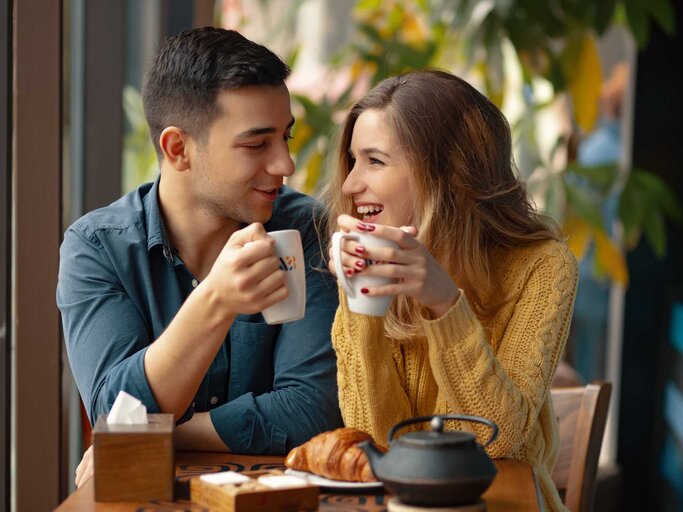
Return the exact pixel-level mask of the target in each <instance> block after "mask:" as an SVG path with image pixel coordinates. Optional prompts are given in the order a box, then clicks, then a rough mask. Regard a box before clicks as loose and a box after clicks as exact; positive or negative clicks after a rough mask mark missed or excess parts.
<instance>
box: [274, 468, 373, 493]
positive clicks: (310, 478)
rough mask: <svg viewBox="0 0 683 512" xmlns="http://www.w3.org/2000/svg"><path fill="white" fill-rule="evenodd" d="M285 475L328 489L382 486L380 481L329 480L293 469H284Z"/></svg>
mask: <svg viewBox="0 0 683 512" xmlns="http://www.w3.org/2000/svg"><path fill="white" fill-rule="evenodd" d="M285 475H292V476H297V477H299V478H303V479H304V480H306V481H307V482H308V483H310V484H313V485H318V486H320V487H326V488H328V489H359V490H360V489H379V488H380V487H382V482H346V481H344V480H331V479H329V478H325V477H324V476H318V475H314V474H313V473H308V472H306V471H296V470H294V469H286V470H285Z"/></svg>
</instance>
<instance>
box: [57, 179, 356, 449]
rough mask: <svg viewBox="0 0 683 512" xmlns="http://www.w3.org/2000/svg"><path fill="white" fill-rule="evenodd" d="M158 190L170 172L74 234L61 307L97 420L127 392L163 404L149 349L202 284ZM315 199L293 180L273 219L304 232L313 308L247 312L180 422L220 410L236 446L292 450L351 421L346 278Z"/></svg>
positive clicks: (152, 408) (65, 250)
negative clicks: (179, 248) (320, 233)
mask: <svg viewBox="0 0 683 512" xmlns="http://www.w3.org/2000/svg"><path fill="white" fill-rule="evenodd" d="M158 188H159V179H157V180H156V181H155V182H154V183H148V184H145V185H142V186H141V187H139V188H138V189H136V190H134V191H133V192H131V193H129V194H127V195H125V196H124V197H122V198H121V199H119V200H118V201H116V202H114V203H112V204H111V205H109V206H107V207H106V208H101V209H99V210H96V211H93V212H91V213H89V214H87V215H85V216H84V217H82V218H81V219H79V220H78V221H76V222H75V223H74V224H73V225H72V226H71V227H70V228H69V229H68V230H67V232H66V234H65V235H64V242H63V244H62V247H61V251H60V267H59V283H58V285H57V305H58V306H59V309H60V310H61V312H62V321H63V326H64V337H65V340H66V348H67V353H68V356H69V362H70V364H71V369H72V371H73V374H74V377H75V379H76V384H77V385H78V389H79V391H80V393H81V397H82V398H83V401H84V403H85V406H86V410H87V412H88V416H89V417H90V421H91V423H94V421H95V420H96V419H97V417H98V416H99V415H100V414H102V413H105V412H108V411H109V410H110V409H111V407H112V405H113V403H114V400H115V399H116V396H117V395H118V393H119V391H121V390H125V391H126V392H128V393H130V394H131V395H133V396H135V397H137V398H138V399H140V400H141V401H142V402H143V403H144V404H145V405H146V406H147V411H148V412H149V413H156V412H160V411H159V406H158V404H157V402H156V400H155V398H154V395H153V394H152V391H151V389H150V387H149V383H148V382H147V378H146V376H145V370H144V365H143V359H144V356H145V351H146V350H147V347H149V345H150V344H151V343H152V342H153V341H154V340H156V339H157V338H158V337H159V336H160V335H161V333H162V332H163V331H164V329H165V328H166V327H167V326H168V324H169V323H170V322H171V320H172V319H173V317H174V316H175V314H176V313H177V312H178V310H179V309H180V307H181V306H182V304H183V302H184V301H185V299H186V298H187V297H188V295H189V294H190V293H191V292H192V290H193V288H194V286H196V285H197V281H196V280H195V278H194V277H193V276H192V274H191V273H190V271H189V270H188V269H187V268H186V267H185V265H184V264H183V262H182V261H181V260H180V258H179V257H178V255H177V253H176V251H175V250H174V249H173V247H172V246H171V244H170V241H169V239H168V237H167V236H166V232H165V229H164V223H163V219H162V217H161V215H160V210H159V203H158ZM313 208H314V202H313V200H312V199H311V198H309V197H307V196H305V195H303V194H299V193H297V192H295V191H293V190H291V189H288V188H287V187H282V189H281V190H280V195H279V197H278V199H277V200H276V202H275V205H274V208H273V216H272V218H271V220H270V221H269V222H268V223H266V224H265V228H266V230H267V231H276V230H279V229H292V228H293V229H298V230H299V231H300V232H301V238H302V242H303V247H304V258H305V259H306V294H307V298H306V316H305V318H303V319H302V320H299V321H296V322H291V323H287V324H283V325H268V324H266V323H265V322H264V320H263V317H262V315H261V314H256V315H240V316H238V317H237V319H236V320H235V322H234V323H233V325H232V327H231V328H230V331H229V332H228V333H227V334H226V337H225V342H224V343H223V345H222V347H221V349H220V350H219V351H218V354H217V355H216V357H215V359H214V361H213V363H212V364H211V367H210V368H209V370H208V372H207V374H206V375H205V377H204V380H203V381H202V383H201V385H200V387H199V390H198V391H197V394H196V396H195V399H194V403H193V404H192V405H191V406H190V408H189V409H188V411H187V413H186V414H185V415H184V417H183V418H182V419H181V420H180V421H181V422H182V421H184V420H187V419H189V418H190V417H191V415H192V414H193V412H194V411H198V412H202V411H211V420H212V422H213V424H214V426H215V428H216V430H217V432H218V434H219V435H220V437H221V438H222V439H223V441H224V442H225V443H226V444H227V445H228V447H229V448H230V450H232V451H233V452H239V453H285V452H286V451H287V450H289V449H290V448H292V447H293V446H296V445H298V444H301V443H302V442H304V441H306V440H308V439H309V438H311V437H312V436H314V435H316V434H318V433H319V432H322V431H325V430H329V429H332V428H336V427H338V426H341V424H342V420H341V415H340V412H339V407H338V401H337V383H336V358H335V355H334V351H333V349H332V345H331V341H330V331H331V326H332V321H333V318H334V314H335V310H336V308H337V305H338V298H337V288H336V284H335V283H334V281H333V280H332V278H331V277H330V275H329V274H328V273H326V272H323V271H321V268H323V265H322V263H321V251H320V247H319V244H318V237H317V234H316V231H315V228H314V226H313V222H312V217H313ZM196 342H197V343H201V342H202V340H196Z"/></svg>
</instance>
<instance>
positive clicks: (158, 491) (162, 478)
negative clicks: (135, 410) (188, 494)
mask: <svg viewBox="0 0 683 512" xmlns="http://www.w3.org/2000/svg"><path fill="white" fill-rule="evenodd" d="M147 420H148V423H147V424H145V425H107V415H106V414H103V415H101V416H100V417H99V418H98V419H97V423H96V424H95V428H93V431H92V434H93V445H94V457H95V458H94V462H95V501H151V500H165V501H172V500H173V482H174V480H175V466H174V461H173V454H174V452H173V428H174V422H173V415H172V414H148V415H147Z"/></svg>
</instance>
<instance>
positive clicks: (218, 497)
mask: <svg viewBox="0 0 683 512" xmlns="http://www.w3.org/2000/svg"><path fill="white" fill-rule="evenodd" d="M243 474H244V475H246V476H249V477H250V478H251V479H252V480H251V481H249V482H248V483H245V484H223V485H217V484H211V483H207V482H205V481H203V480H201V478H200V477H194V478H192V479H191V480H190V499H191V500H192V502H193V503H195V504H197V505H199V506H201V507H205V508H207V509H208V510H209V511H210V512H257V511H258V512H286V511H294V510H318V494H319V488H318V486H317V485H312V484H308V483H306V482H302V486H301V487H295V488H286V489H272V488H270V487H266V486H265V485H263V484H261V483H259V482H258V481H257V478H258V477H259V476H261V475H282V474H283V473H282V471H280V470H277V469H273V470H267V471H245V472H244V473H243Z"/></svg>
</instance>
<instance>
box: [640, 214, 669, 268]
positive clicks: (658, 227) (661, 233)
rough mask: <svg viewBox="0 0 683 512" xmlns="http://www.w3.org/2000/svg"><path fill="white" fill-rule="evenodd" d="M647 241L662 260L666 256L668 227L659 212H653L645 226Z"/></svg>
mask: <svg viewBox="0 0 683 512" xmlns="http://www.w3.org/2000/svg"><path fill="white" fill-rule="evenodd" d="M643 232H644V234H645V239H646V240H647V242H648V244H649V245H650V248H652V252H654V253H655V256H657V258H659V259H662V258H663V257H664V255H665V254H666V225H665V222H664V216H663V215H662V214H661V213H660V212H658V211H652V212H650V214H649V215H648V217H647V222H646V223H645V226H643Z"/></svg>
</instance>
